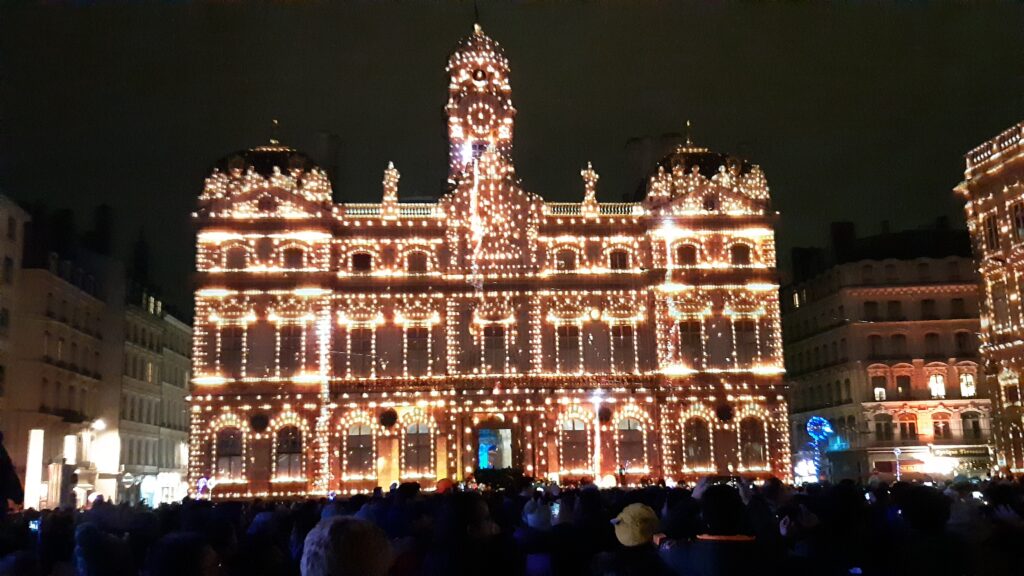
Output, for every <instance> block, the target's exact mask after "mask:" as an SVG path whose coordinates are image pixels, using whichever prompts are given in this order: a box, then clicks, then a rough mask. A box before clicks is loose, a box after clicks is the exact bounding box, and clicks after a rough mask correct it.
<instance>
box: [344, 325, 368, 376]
mask: <svg viewBox="0 0 1024 576" xmlns="http://www.w3.org/2000/svg"><path fill="white" fill-rule="evenodd" d="M348 338H349V349H348V352H349V367H350V369H351V372H350V375H351V376H363V377H365V376H370V375H371V373H372V371H371V369H372V367H373V330H372V329H370V328H353V329H352V330H351V331H349V333H348Z"/></svg>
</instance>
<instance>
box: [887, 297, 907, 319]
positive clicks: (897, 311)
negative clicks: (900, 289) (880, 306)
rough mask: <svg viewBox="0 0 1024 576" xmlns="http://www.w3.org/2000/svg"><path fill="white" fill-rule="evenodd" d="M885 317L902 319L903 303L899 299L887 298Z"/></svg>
mask: <svg viewBox="0 0 1024 576" xmlns="http://www.w3.org/2000/svg"><path fill="white" fill-rule="evenodd" d="M885 317H886V319H888V320H891V321H896V320H902V319H903V303H902V302H900V301H899V300H889V301H888V302H886V303H885Z"/></svg>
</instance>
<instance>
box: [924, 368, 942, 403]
mask: <svg viewBox="0 0 1024 576" xmlns="http://www.w3.org/2000/svg"><path fill="white" fill-rule="evenodd" d="M928 392H929V393H931V395H932V398H933V399H938V398H945V397H946V376H945V375H943V374H939V373H937V372H936V373H932V374H930V375H929V376H928Z"/></svg>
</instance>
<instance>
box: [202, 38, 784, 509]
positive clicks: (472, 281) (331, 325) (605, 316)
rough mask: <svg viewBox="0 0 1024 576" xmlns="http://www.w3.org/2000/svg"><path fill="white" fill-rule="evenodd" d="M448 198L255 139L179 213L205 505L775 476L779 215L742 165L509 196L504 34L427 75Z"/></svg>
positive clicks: (465, 49) (678, 159)
mask: <svg viewBox="0 0 1024 576" xmlns="http://www.w3.org/2000/svg"><path fill="white" fill-rule="evenodd" d="M447 72H448V77H449V87H448V91H449V100H448V104H447V106H446V108H445V110H446V113H447V117H448V126H447V129H448V137H449V142H450V148H449V189H448V191H447V192H446V193H445V194H444V195H443V197H441V198H440V200H439V201H437V202H436V203H434V204H410V203H401V202H399V201H398V188H399V172H398V171H397V170H396V169H395V168H394V166H390V165H389V166H388V167H387V169H386V170H385V171H384V176H383V198H382V201H381V202H380V203H377V204H334V203H332V191H331V189H330V185H329V181H328V179H327V176H326V175H325V173H324V172H323V171H322V170H321V169H320V168H318V167H317V166H316V165H314V164H313V163H312V162H311V161H310V160H309V159H308V158H307V157H306V156H304V155H303V154H301V153H299V152H297V151H295V150H292V149H290V148H287V147H285V146H281V145H279V144H276V143H272V145H270V146H265V147H260V148H255V149H251V150H248V151H245V152H241V153H239V154H236V155H233V156H231V157H228V158H226V159H225V160H223V161H221V162H220V163H219V164H218V165H217V168H216V169H215V170H214V172H213V174H212V175H211V176H210V177H209V178H208V179H207V181H206V185H205V188H204V190H203V192H202V195H201V197H200V208H199V210H198V212H197V214H196V218H197V223H198V238H197V267H198V272H199V273H198V284H199V285H198V287H197V291H196V295H195V305H196V318H195V324H194V334H195V341H194V342H195V343H194V362H193V372H194V377H193V381H192V382H193V389H192V397H191V402H192V404H191V430H190V459H189V471H190V478H191V483H192V487H193V489H195V490H197V491H198V492H199V493H200V494H209V493H211V492H212V495H214V496H221V497H244V496H252V495H263V494H269V495H279V496H280V495H302V494H310V493H325V492H329V491H340V492H348V491H357V490H366V489H368V488H371V487H373V486H377V485H384V486H387V485H389V484H390V483H392V482H396V481H419V482H422V483H424V484H425V485H427V486H430V485H431V484H432V483H433V482H434V481H435V480H436V479H439V478H445V477H447V478H453V479H460V478H465V477H467V476H469V475H471V474H473V473H475V472H476V471H477V470H479V469H488V468H493V469H503V468H513V469H519V470H522V471H523V473H525V474H527V475H530V476H535V477H543V478H550V479H557V480H560V481H569V480H572V479H579V478H584V477H589V478H593V479H600V480H602V481H605V482H607V481H610V479H609V478H608V477H609V476H612V477H614V479H615V481H618V482H626V483H635V482H638V481H641V479H643V478H660V477H673V478H676V479H680V480H681V479H693V478H695V477H696V476H698V475H704V474H707V473H729V472H732V473H744V474H748V475H758V476H766V475H769V474H774V475H776V476H780V477H783V478H788V476H789V467H790V464H789V460H790V458H789V432H788V430H789V428H788V423H787V405H786V401H785V399H784V395H783V390H782V382H781V380H782V350H781V337H780V324H779V314H778V285H777V283H776V271H775V247H774V230H773V226H774V223H775V220H776V216H775V213H774V212H773V211H772V210H771V208H770V202H769V196H768V187H767V184H766V181H765V178H764V175H763V173H762V172H761V170H760V168H759V167H757V166H755V165H751V164H748V163H746V162H744V161H742V160H739V159H735V158H732V157H729V156H726V155H723V154H717V153H713V152H710V151H708V150H707V149H704V148H700V147H697V146H694V145H692V144H690V143H687V144H686V145H684V146H680V147H679V148H677V149H676V150H675V151H674V152H673V153H672V154H670V155H668V156H667V157H665V158H664V159H662V160H661V161H660V163H659V164H658V165H657V166H655V167H652V168H653V169H652V174H651V176H650V179H649V182H648V186H647V188H648V190H647V195H646V198H645V199H644V200H643V201H642V202H637V203H618V204H608V203H601V202H598V200H597V196H596V193H597V183H598V175H597V173H596V172H595V171H594V169H593V168H591V167H590V166H589V165H588V166H587V167H586V168H585V169H584V170H583V171H582V172H581V176H582V180H583V181H582V186H581V187H582V196H583V199H582V202H577V203H552V202H545V201H544V200H543V199H542V198H540V197H539V196H537V195H535V194H532V193H530V192H528V191H526V190H524V189H523V188H521V186H520V183H519V181H518V179H517V178H516V176H515V172H514V168H513V162H512V136H513V121H514V118H515V108H514V107H513V106H512V99H511V97H512V92H511V87H510V84H509V67H508V60H507V59H506V57H505V55H504V53H503V51H502V49H501V48H500V47H499V46H498V44H497V43H496V42H494V41H493V40H492V39H490V38H489V37H487V36H486V35H484V34H483V32H482V31H481V30H480V29H479V28H477V29H476V30H475V31H474V32H473V33H472V34H471V35H470V36H468V37H467V38H465V39H463V40H462V41H461V42H460V43H459V45H458V46H457V48H456V50H455V51H454V52H453V54H452V55H451V56H450V58H449V61H448V67H447Z"/></svg>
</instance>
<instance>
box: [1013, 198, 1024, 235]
mask: <svg viewBox="0 0 1024 576" xmlns="http://www.w3.org/2000/svg"><path fill="white" fill-rule="evenodd" d="M1010 215H1011V217H1012V218H1013V235H1014V237H1015V238H1016V239H1017V240H1024V203H1022V202H1018V203H1016V204H1014V205H1013V207H1011V208H1010Z"/></svg>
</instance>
